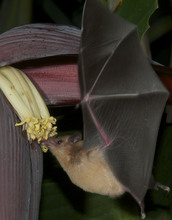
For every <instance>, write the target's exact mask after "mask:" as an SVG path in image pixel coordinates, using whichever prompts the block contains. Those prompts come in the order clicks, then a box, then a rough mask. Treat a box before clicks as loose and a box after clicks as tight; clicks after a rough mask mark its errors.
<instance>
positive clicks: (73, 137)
mask: <svg viewBox="0 0 172 220" xmlns="http://www.w3.org/2000/svg"><path fill="white" fill-rule="evenodd" d="M81 140H82V135H81V133H80V132H77V133H74V134H73V135H71V136H70V137H69V139H68V141H69V143H70V144H75V143H77V142H78V141H81Z"/></svg>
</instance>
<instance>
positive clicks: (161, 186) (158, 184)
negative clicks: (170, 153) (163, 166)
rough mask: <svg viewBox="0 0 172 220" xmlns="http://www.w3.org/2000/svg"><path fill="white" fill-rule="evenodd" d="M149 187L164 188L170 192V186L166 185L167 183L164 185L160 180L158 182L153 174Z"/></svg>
mask: <svg viewBox="0 0 172 220" xmlns="http://www.w3.org/2000/svg"><path fill="white" fill-rule="evenodd" d="M149 189H155V190H159V189H162V190H164V191H167V192H170V187H168V186H165V185H162V184H161V183H159V182H156V181H155V180H154V177H153V176H151V179H150V183H149Z"/></svg>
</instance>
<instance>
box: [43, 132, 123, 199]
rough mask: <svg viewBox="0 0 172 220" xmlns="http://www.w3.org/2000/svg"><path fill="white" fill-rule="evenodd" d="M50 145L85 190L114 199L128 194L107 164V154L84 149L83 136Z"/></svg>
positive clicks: (63, 166)
mask: <svg viewBox="0 0 172 220" xmlns="http://www.w3.org/2000/svg"><path fill="white" fill-rule="evenodd" d="M47 146H48V148H49V150H50V151H51V153H52V154H53V155H54V156H55V157H56V159H57V160H58V161H59V163H60V165H61V166H62V168H63V169H64V170H65V171H66V173H67V174H68V176H69V178H70V179H71V181H72V182H73V183H74V184H76V185H77V186H79V187H80V188H82V189H83V190H85V191H88V192H92V193H98V194H102V195H108V196H110V197H117V196H120V195H122V194H123V193H124V189H123V187H122V185H121V184H120V183H119V182H118V180H117V179H116V178H115V176H114V174H113V173H112V171H111V170H110V168H109V166H108V164H107V163H106V161H105V159H104V157H103V151H102V150H100V149H98V148H97V147H94V148H91V149H84V148H83V141H82V140H81V135H80V134H78V133H77V134H74V135H72V136H61V137H58V138H51V139H49V140H48V141H47Z"/></svg>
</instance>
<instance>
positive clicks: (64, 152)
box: [45, 132, 83, 161]
mask: <svg viewBox="0 0 172 220" xmlns="http://www.w3.org/2000/svg"><path fill="white" fill-rule="evenodd" d="M45 144H46V146H47V147H48V148H49V150H50V151H51V153H52V154H53V155H54V156H55V157H56V158H57V159H58V161H59V160H63V161H66V160H68V159H67V158H70V157H71V155H73V152H75V151H78V150H79V149H81V148H82V146H83V141H82V135H81V133H79V132H77V133H74V134H73V135H65V136H59V137H57V138H54V137H53V138H49V139H48V140H47V141H46V143H45Z"/></svg>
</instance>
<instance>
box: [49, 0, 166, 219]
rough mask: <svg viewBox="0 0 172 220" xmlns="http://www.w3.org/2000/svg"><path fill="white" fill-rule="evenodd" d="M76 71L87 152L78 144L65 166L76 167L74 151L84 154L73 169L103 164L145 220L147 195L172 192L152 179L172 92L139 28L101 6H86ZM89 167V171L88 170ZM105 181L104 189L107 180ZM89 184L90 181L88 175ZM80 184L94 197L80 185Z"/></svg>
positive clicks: (90, 0) (96, 3) (90, 2)
mask: <svg viewBox="0 0 172 220" xmlns="http://www.w3.org/2000/svg"><path fill="white" fill-rule="evenodd" d="M78 69H79V81H80V89H81V107H82V112H83V125H84V138H83V147H82V148H81V146H79V147H78V148H77V147H76V146H77V145H78V144H79V145H80V144H81V143H82V142H78V143H77V142H76V143H75V144H74V146H75V147H73V148H72V145H69V146H68V148H66V151H67V152H66V155H65V153H64V155H65V157H66V158H64V160H65V161H66V160H68V162H69V161H73V156H72V155H75V154H74V153H72V149H73V151H74V152H75V153H77V154H76V155H80V153H81V155H80V156H75V157H74V158H75V160H76V161H75V162H74V161H73V163H74V164H77V163H79V162H80V163H81V164H82V162H81V161H82V160H81V159H82V157H83V161H84V160H85V161H87V162H88V161H89V160H91V161H94V160H95V166H96V163H98V164H101V166H100V167H102V170H103V169H104V168H103V166H102V164H104V165H105V167H106V169H105V170H106V171H107V173H108V175H111V174H113V175H114V177H113V178H112V176H111V178H110V179H111V180H112V181H114V180H115V182H116V183H117V185H118V187H119V189H120V192H121V194H122V193H123V192H124V191H125V192H129V193H130V194H131V195H132V196H133V198H135V200H136V201H137V202H138V204H139V205H140V208H141V215H142V218H144V217H145V213H144V197H145V194H146V192H147V190H148V189H149V188H154V189H158V188H162V189H164V190H167V191H168V190H169V188H168V187H166V186H163V185H161V184H159V183H156V182H155V181H154V179H153V176H152V166H153V160H154V154H155V147H156V141H157V134H158V130H159V124H160V121H161V116H162V113H163V110H164V106H165V103H166V101H167V98H168V91H167V90H166V88H165V87H164V86H163V84H162V83H161V82H160V80H159V78H158V77H157V75H156V73H155V72H154V70H153V69H152V67H151V65H150V63H149V61H148V60H147V59H146V58H145V57H144V55H143V52H142V49H141V46H140V40H139V37H138V33H137V27H136V26H135V25H134V24H131V23H129V22H127V21H125V20H124V19H122V18H120V17H119V16H117V15H115V14H112V13H111V12H110V11H109V10H108V9H107V8H106V7H104V6H103V5H101V4H100V2H99V1H98V0H87V1H86V3H85V7H84V12H83V20H82V29H81V41H80V51H79V59H78ZM66 140H68V138H67V139H66ZM69 140H70V138H69ZM69 140H68V141H69ZM59 149H60V148H59ZM76 149H79V151H78V152H77V150H76ZM81 149H82V150H81ZM51 151H52V150H51ZM60 152H61V151H60V150H59V151H58V153H59V155H61V154H60ZM63 152H64V150H63ZM83 152H84V153H83ZM56 153H57V152H56ZM69 155H70V156H69ZM71 158H72V159H71ZM84 158H85V159H84ZM90 158H91V159H90ZM94 158H95V159H94ZM58 160H59V158H58ZM60 163H61V164H62V160H61V162H60ZM87 164H88V165H87ZM87 164H86V163H85V166H86V170H87V169H90V165H89V163H87ZM64 165H65V166H67V164H62V166H63V167H64ZM87 166H88V167H87ZM107 166H108V167H107ZM72 167H74V166H71V167H70V166H69V167H68V171H67V172H68V173H69V172H70V173H72ZM98 167H99V165H98ZM70 169H71V170H70ZM75 169H76V167H75ZM86 170H85V171H86ZM106 171H105V172H106ZM102 172H103V171H102ZM87 173H88V172H87ZM77 175H78V176H79V175H81V174H79V173H76V174H75V175H74V174H69V176H70V178H71V179H72V181H73V182H74V183H75V181H76V177H77ZM85 175H86V172H85ZM83 176H84V175H83ZM103 176H104V181H105V185H106V184H108V183H107V181H108V180H107V179H106V180H105V176H106V175H103ZM83 178H84V177H83ZM87 178H88V179H91V177H90V175H89V176H88V177H87ZM87 178H86V179H87ZM81 181H82V178H81ZM119 183H120V184H119ZM76 184H77V185H80V186H81V185H82V186H81V187H82V188H85V190H88V191H94V190H91V189H90V188H89V189H88V188H87V186H83V184H80V183H79V182H78V180H77V181H76ZM92 184H94V183H93V182H92ZM100 184H101V181H100ZM97 185H98V184H97ZM105 185H104V187H105ZM112 185H113V184H112ZM118 187H117V188H118ZM108 190H109V186H108V185H107V191H106V190H104V192H106V193H101V194H109V195H112V192H111V193H108ZM110 191H111V190H110ZM114 195H115V192H114ZM116 195H117V194H116Z"/></svg>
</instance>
